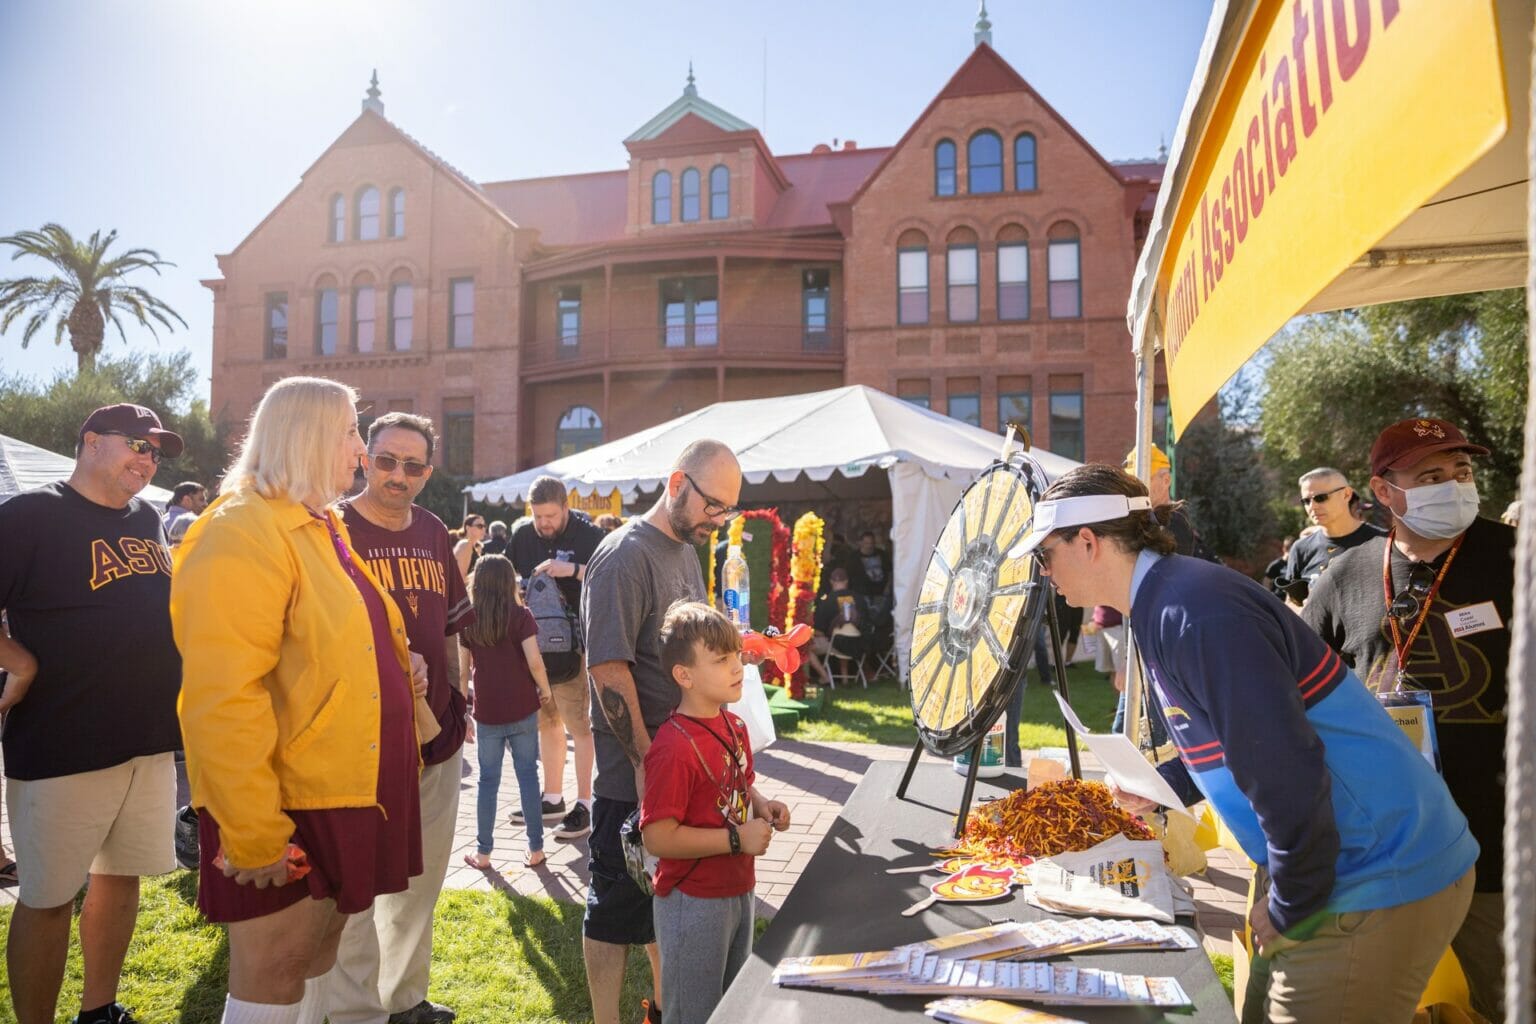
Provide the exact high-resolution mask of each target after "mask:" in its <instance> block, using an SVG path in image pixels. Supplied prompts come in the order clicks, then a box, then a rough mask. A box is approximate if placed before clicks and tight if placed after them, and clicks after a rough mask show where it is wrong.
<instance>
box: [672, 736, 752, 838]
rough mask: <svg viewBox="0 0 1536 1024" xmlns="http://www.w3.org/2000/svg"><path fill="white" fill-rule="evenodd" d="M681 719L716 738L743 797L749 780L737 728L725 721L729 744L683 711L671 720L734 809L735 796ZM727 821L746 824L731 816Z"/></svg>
mask: <svg viewBox="0 0 1536 1024" xmlns="http://www.w3.org/2000/svg"><path fill="white" fill-rule="evenodd" d="M679 718H686V719H688V721H690V722H692V723H693V724H694V725H697V726H698V727H699V728H700V729H703V730H704V731H705V732H707V733H709V734H710V735H711V736H713V737H714V738H715V742H716V743H718V744H720V745H721V746H722V747H724V748H725V753H726V760H727V761H729V762H730V765H731V781H732V782H733V783H735V784H736V786H737V789H738V790H739V791H740V792H741V793H742V794H743V795H745V794H746V791H747V785H746V781H747V780H746V777H745V774H744V769H743V765H742V763H741V762H742V755H741V747H740V741H739V740H738V738H737V736H736V729H735V727H733V726H732V725H731V720H730V719H729V718H726V719H725V731H726V734H727V735H729V736H730V737H731V741H732V742H730V743H727V742H726V741H725V740H724V739H722V738H721V736H720V734H719V733H717V732H715V730H713V729H711V728H710V727H709V726H707V725H705V724H704V723H703V722H701V721H699V719H697V718H694V717H693V716H692V715H685V714H683V713H682V712H681V711H673V712H672V718H671V719H670V721H671V722H672V727H673V728H675V729H676V730H677V731H678V732H680V733H682V734H683V736H684V738H686V739H687V740H688V745H689V746H691V747H693V753H694V756H695V757H697V758H698V759H699V765H700V767H702V768H703V769H704V774H705V775H706V776H708V777H709V780H710V781H711V782H713V783H714V784H715V788H716V789H717V790H718V791H719V792H720V795H721V797H723V798H724V800H725V802H726V805H727V806H728V807H734V806H735V803H736V801H735V799H734V794H733V793H732V792H731V790H729V789H727V787H726V785H725V783H724V782H722V781H721V780H720V779H718V778H716V777H715V773H714V772H712V771H710V768H709V762H707V761H705V760H704V754H703V752H702V751H701V750H699V745H698V744H697V743H695V742H694V741H693V737H692V736H691V735H689V733H688V730H687V729H684V728H683V726H682V724H681V723H679V722H678V721H677V719H679ZM726 820H727V821H730V822H732V823H733V824H737V825H740V824H744V822H737V821H733V820H732V819H731V817H730V815H729V814H727V815H726Z"/></svg>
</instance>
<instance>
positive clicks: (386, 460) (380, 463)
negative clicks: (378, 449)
mask: <svg viewBox="0 0 1536 1024" xmlns="http://www.w3.org/2000/svg"><path fill="white" fill-rule="evenodd" d="M368 457H369V458H370V459H372V460H373V464H374V466H375V467H377V468H378V469H380V470H382V471H384V472H385V473H393V472H394V471H395V469H396V467H399V468H400V469H403V470H405V475H406V476H409V477H419V476H421V475H422V474H423V473H425V472H426V471H427V470H428V469H429V468H430V467H429V466H428V465H427V464H426V463H425V462H417V461H416V460H415V459H397V458H395V457H394V456H393V455H370V456H368Z"/></svg>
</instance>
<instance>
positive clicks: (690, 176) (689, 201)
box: [682, 167, 699, 223]
mask: <svg viewBox="0 0 1536 1024" xmlns="http://www.w3.org/2000/svg"><path fill="white" fill-rule="evenodd" d="M682 193H683V195H682V200H683V209H682V220H683V221H684V222H685V223H690V222H692V221H696V220H698V219H699V169H698V168H697V167H690V168H688V169H687V170H686V171H684V172H683V179H682Z"/></svg>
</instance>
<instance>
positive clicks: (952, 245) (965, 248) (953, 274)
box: [944, 228, 981, 416]
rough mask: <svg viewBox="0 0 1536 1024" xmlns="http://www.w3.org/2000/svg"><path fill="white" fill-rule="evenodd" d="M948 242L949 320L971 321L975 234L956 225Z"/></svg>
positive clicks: (977, 282)
mask: <svg viewBox="0 0 1536 1024" xmlns="http://www.w3.org/2000/svg"><path fill="white" fill-rule="evenodd" d="M947 243H948V246H949V248H948V250H947V251H946V252H945V270H944V284H945V297H944V301H945V305H946V306H947V308H948V310H949V321H950V323H973V322H975V321H976V319H977V318H978V317H979V316H980V315H981V265H980V258H979V256H978V253H979V251H980V250H979V249H978V247H977V245H976V233H975V232H974V231H972V230H971V229H970V228H956V229H955V230H954V231H951V232H950V233H949V238H948V240H947ZM950 415H951V416H953V415H954V413H950Z"/></svg>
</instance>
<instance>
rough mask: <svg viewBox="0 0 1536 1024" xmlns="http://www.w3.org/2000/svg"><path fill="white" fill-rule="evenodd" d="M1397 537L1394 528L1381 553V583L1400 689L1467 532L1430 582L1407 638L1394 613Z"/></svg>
mask: <svg viewBox="0 0 1536 1024" xmlns="http://www.w3.org/2000/svg"><path fill="white" fill-rule="evenodd" d="M1396 536H1397V530H1396V528H1395V527H1394V528H1393V529H1392V531H1391V532H1389V533H1388V534H1387V543H1386V547H1385V549H1384V550H1383V551H1382V555H1381V586H1382V590H1383V592H1384V593H1385V595H1386V602H1387V624H1388V625H1389V626H1391V628H1392V645H1393V647H1394V648H1396V650H1397V684H1396V686H1395V687H1394V688H1395V689H1397V690H1401V689H1402V688H1403V677H1404V675H1405V674H1406V673H1407V670H1408V656H1409V654H1410V653H1411V652H1412V651H1413V642H1414V641H1415V640H1417V639H1418V638H1419V630H1420V629H1422V628H1423V627H1424V620H1425V619H1427V618H1429V609H1430V607H1431V606H1432V605H1434V603H1435V595H1436V594H1438V593H1439V592H1440V584H1441V582H1442V581H1443V580H1444V579H1445V574H1446V573H1447V572H1449V571H1450V568H1451V563H1452V562H1454V561H1456V552H1458V551H1460V550H1461V542H1462V541H1463V540H1464V539H1465V538H1466V536H1467V535H1466V534H1465V533H1463V534H1462V535H1461V536H1460V537H1457V538H1456V542H1455V543H1454V544H1452V545H1451V550H1450V553H1449V554H1447V555H1446V556H1445V564H1444V565H1442V566H1441V567H1440V571H1439V572H1438V573H1437V574H1435V582H1434V583H1432V584H1431V585H1430V587H1429V591H1428V593H1426V594H1425V595H1424V597H1423V603H1422V604H1421V605H1420V607H1419V613H1418V615H1417V616H1415V617H1414V620H1413V626H1412V627H1411V628H1410V629H1409V630H1408V637H1407V639H1406V640H1405V639H1404V638H1403V631H1402V628H1401V627H1400V626H1399V625H1398V622H1397V616H1396V615H1393V614H1392V601H1393V594H1392V550H1393V547H1392V540H1393V538H1394V537H1396ZM1405 593H1408V591H1405Z"/></svg>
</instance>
